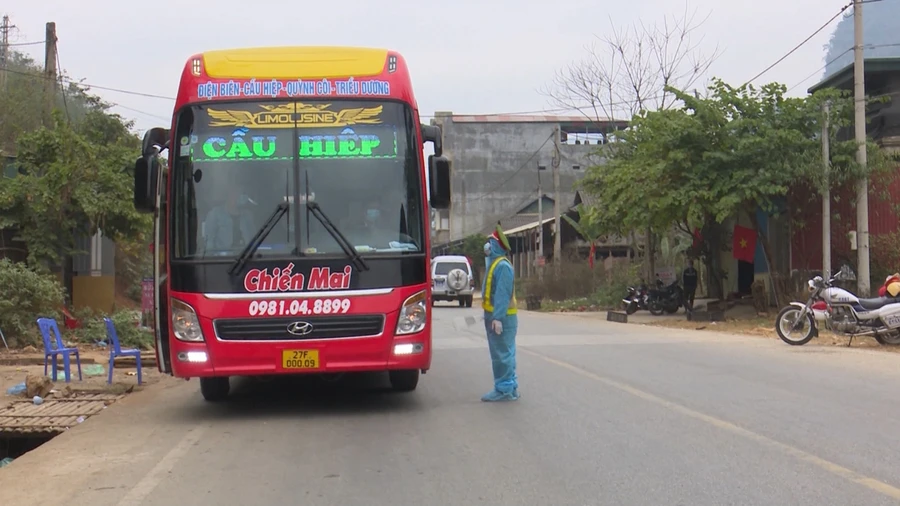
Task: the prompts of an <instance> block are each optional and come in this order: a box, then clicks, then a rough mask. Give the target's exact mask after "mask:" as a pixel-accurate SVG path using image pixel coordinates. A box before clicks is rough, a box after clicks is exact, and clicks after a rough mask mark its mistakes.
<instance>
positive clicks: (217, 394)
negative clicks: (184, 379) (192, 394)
mask: <svg viewBox="0 0 900 506" xmlns="http://www.w3.org/2000/svg"><path fill="white" fill-rule="evenodd" d="M230 390H231V382H230V381H229V380H228V376H225V377H218V378H200V393H201V394H203V398H204V399H206V400H207V401H209V402H219V401H224V400H225V399H226V398H228V392H229V391H230Z"/></svg>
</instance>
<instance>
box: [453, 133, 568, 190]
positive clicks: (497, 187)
mask: <svg viewBox="0 0 900 506" xmlns="http://www.w3.org/2000/svg"><path fill="white" fill-rule="evenodd" d="M555 135H556V132H555V131H554V132H553V133H551V134H550V136H549V137H547V139H546V140H544V143H543V144H541V147H539V148H537V149H536V150H535V151H534V152H533V153H531V155H530V156H529V157H528V159H526V160H525V162H524V163H522V165H520V166H519V168H518V169H516V170H515V172H513V173H512V175H511V176H509V177H508V178H506V179H504V180H503V182H502V183H500V184H498V185H497V186H495V187H494V188H492V189H491V190H488V191H487V192H485V193H482V194H481V195H480V196H479V197H478V198H474V199H470V200H469V201H470V202H476V201H479V200H484V199H485V198H487V197H490V196H491V195H493V194H494V193H496V192H497V190H499V189H500V188H502V187H503V185H505V184H506V183H508V182H510V181H512V179H513V178H514V177H516V176H518V175H519V173H520V172H522V171H523V170H525V168H526V167H527V166H528V164H529V162H531V159H532V158H534V157H535V155H537V154H538V153H540V152H541V150H542V149H544V146H546V145H547V143H548V142H550V139H552V138H553V136H555Z"/></svg>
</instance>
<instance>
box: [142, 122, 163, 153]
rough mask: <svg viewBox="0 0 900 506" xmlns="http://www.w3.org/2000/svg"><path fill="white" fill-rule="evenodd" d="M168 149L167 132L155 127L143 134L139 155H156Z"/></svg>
mask: <svg viewBox="0 0 900 506" xmlns="http://www.w3.org/2000/svg"><path fill="white" fill-rule="evenodd" d="M168 147H169V130H168V129H167V128H161V127H155V128H151V129H150V130H147V131H146V132H145V133H144V139H143V140H142V141H141V154H142V155H144V156H147V155H151V154H156V153H159V152H160V151H162V150H164V149H166V148H168Z"/></svg>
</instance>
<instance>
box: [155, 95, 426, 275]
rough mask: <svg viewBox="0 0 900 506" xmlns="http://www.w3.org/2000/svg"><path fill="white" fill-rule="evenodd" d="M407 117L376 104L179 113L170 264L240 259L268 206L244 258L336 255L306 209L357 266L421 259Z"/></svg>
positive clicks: (235, 106) (245, 106)
mask: <svg viewBox="0 0 900 506" xmlns="http://www.w3.org/2000/svg"><path fill="white" fill-rule="evenodd" d="M413 126H414V123H413V116H412V111H411V109H410V108H409V106H408V105H405V104H402V103H399V102H388V101H356V100H343V101H319V100H315V101H313V100H310V101H302V102H301V101H296V102H285V101H278V102H239V103H224V104H223V103H216V104H209V105H206V104H202V105H191V106H188V107H186V108H185V109H183V110H182V111H181V112H180V113H179V115H178V121H177V122H176V127H175V128H176V137H175V141H176V142H177V147H176V148H175V149H176V151H177V152H176V153H175V156H174V160H175V163H174V167H173V173H172V177H173V178H174V188H173V189H174V191H173V202H172V204H173V205H172V212H173V226H174V230H173V237H172V239H173V245H174V248H173V252H174V258H175V259H207V258H208V259H216V258H221V259H228V258H233V257H235V256H237V255H239V254H240V252H241V251H242V250H243V249H244V248H245V247H246V245H247V244H248V242H250V241H251V240H252V239H253V236H254V235H255V234H256V233H257V231H258V230H259V229H260V228H261V227H263V226H264V225H265V222H266V220H267V219H268V218H269V217H270V216H272V215H273V213H274V211H275V210H276V207H277V206H278V205H279V204H282V203H287V204H288V205H289V206H290V209H289V211H288V212H287V213H285V214H284V215H283V216H282V217H281V218H280V219H279V220H278V222H277V223H276V224H275V227H274V228H273V229H272V230H271V232H270V233H269V234H268V235H267V236H266V238H265V240H264V241H263V242H262V244H261V246H260V247H259V249H258V250H257V251H256V254H255V255H254V256H255V257H275V256H290V255H292V254H302V255H311V256H319V255H329V256H332V255H344V254H345V253H344V250H343V249H342V248H341V246H340V243H339V242H338V240H337V239H336V238H335V237H334V236H333V235H332V234H331V233H330V232H329V231H328V229H327V228H326V227H325V226H324V225H323V223H321V222H320V220H318V219H316V217H315V215H314V214H313V213H312V212H310V210H309V208H308V206H307V202H316V203H317V204H318V205H319V207H320V209H321V210H322V212H323V213H324V214H325V216H327V217H328V219H329V220H330V221H331V222H332V223H333V224H334V225H335V226H336V228H337V229H338V230H339V231H340V232H341V233H342V234H343V235H344V236H345V237H346V238H347V240H348V241H349V242H350V244H351V245H352V246H354V247H355V248H356V249H357V250H358V251H359V253H360V254H362V255H373V254H375V255H377V254H386V253H387V254H397V253H422V252H423V251H424V250H423V244H424V240H423V239H424V233H425V227H424V225H425V224H424V223H423V222H424V216H425V213H424V209H423V206H424V202H423V199H422V192H423V190H422V186H423V185H424V182H423V181H421V175H420V172H419V167H418V157H419V156H421V153H420V152H419V150H418V149H416V139H415V130H414V129H413Z"/></svg>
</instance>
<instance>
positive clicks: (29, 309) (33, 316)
mask: <svg viewBox="0 0 900 506" xmlns="http://www.w3.org/2000/svg"><path fill="white" fill-rule="evenodd" d="M0 287H3V296H2V297H0V330H3V334H4V335H5V336H7V337H11V338H14V339H15V340H16V342H17V343H18V344H19V345H20V346H25V345H27V344H32V345H37V344H39V343H40V338H39V337H38V336H39V335H40V334H39V332H38V328H37V322H36V320H37V319H38V318H40V317H42V316H46V317H50V318H57V319H58V318H60V316H61V309H62V307H63V305H64V304H65V290H64V289H63V286H62V284H61V283H60V282H59V280H58V279H57V278H56V277H55V276H53V275H49V274H42V273H39V272H35V271H33V270H31V269H29V268H28V267H27V266H26V265H25V264H23V263H14V262H10V261H9V260H7V259H2V260H0Z"/></svg>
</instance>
